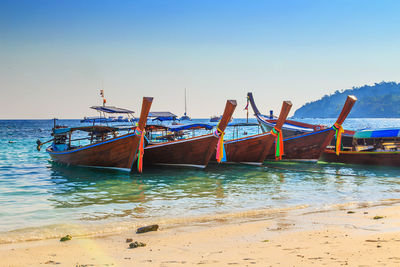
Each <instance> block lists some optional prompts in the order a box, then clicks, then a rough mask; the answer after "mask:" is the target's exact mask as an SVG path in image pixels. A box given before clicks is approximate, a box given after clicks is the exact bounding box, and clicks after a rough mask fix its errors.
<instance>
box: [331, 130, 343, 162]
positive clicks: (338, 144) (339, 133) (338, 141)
mask: <svg viewBox="0 0 400 267" xmlns="http://www.w3.org/2000/svg"><path fill="white" fill-rule="evenodd" d="M332 128H333V130H335V131H336V133H335V138H336V155H338V156H339V154H340V149H341V145H342V133H343V132H344V130H343V126H342V125H340V124H338V123H335V124H334V125H333V126H332Z"/></svg>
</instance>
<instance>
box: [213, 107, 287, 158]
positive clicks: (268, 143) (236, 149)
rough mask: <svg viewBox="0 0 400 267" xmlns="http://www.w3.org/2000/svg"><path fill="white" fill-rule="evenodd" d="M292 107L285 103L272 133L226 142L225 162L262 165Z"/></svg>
mask: <svg viewBox="0 0 400 267" xmlns="http://www.w3.org/2000/svg"><path fill="white" fill-rule="evenodd" d="M291 107H292V103H291V102H290V101H284V102H283V104H282V109H281V113H280V115H279V118H278V120H277V123H276V125H275V127H273V128H272V129H271V131H269V132H266V133H261V134H256V135H251V136H246V137H242V138H237V139H232V140H226V141H224V148H225V162H227V163H244V164H252V165H261V164H262V163H263V162H264V160H265V158H266V156H267V154H268V153H269V151H270V150H271V147H272V145H273V144H274V141H276V140H277V138H278V136H279V135H280V134H281V127H282V125H283V123H284V122H285V120H286V117H287V116H288V114H289V111H290V109H291ZM276 144H279V143H276ZM275 149H276V148H275ZM278 152H279V149H278ZM214 155H215V153H214ZM211 159H212V161H216V156H213V157H212V158H211Z"/></svg>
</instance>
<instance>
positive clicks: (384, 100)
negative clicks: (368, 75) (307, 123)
mask: <svg viewBox="0 0 400 267" xmlns="http://www.w3.org/2000/svg"><path fill="white" fill-rule="evenodd" d="M347 95H355V96H356V97H357V99H358V100H357V102H356V104H355V105H354V107H353V110H352V111H351V112H350V114H349V117H351V118H400V83H396V82H381V83H375V84H374V85H364V86H361V87H353V88H351V89H347V90H341V91H339V90H337V91H335V93H333V94H331V95H324V96H323V97H322V98H321V99H319V100H316V101H312V102H308V103H306V104H304V105H303V106H302V107H301V108H299V109H297V110H296V112H295V113H294V117H295V118H335V117H337V116H338V115H339V112H340V110H341V109H342V107H343V104H344V102H345V100H346V97H347Z"/></svg>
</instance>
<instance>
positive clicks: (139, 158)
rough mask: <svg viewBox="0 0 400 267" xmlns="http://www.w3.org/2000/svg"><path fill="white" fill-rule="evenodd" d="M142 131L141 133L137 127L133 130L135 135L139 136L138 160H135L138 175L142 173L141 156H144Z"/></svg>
mask: <svg viewBox="0 0 400 267" xmlns="http://www.w3.org/2000/svg"><path fill="white" fill-rule="evenodd" d="M144 132H145V131H144V130H143V131H141V130H140V129H139V127H136V129H135V135H137V136H139V138H140V141H139V149H138V150H139V151H138V158H137V169H138V172H139V173H142V172H143V154H144Z"/></svg>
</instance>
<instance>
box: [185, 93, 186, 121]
mask: <svg viewBox="0 0 400 267" xmlns="http://www.w3.org/2000/svg"><path fill="white" fill-rule="evenodd" d="M185 116H186V88H185Z"/></svg>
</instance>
